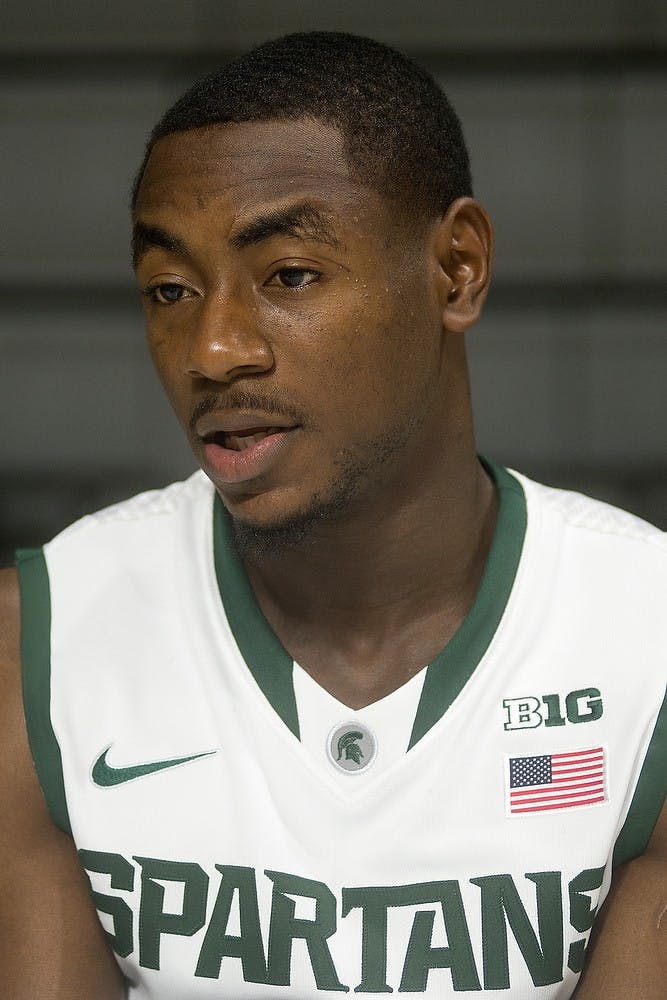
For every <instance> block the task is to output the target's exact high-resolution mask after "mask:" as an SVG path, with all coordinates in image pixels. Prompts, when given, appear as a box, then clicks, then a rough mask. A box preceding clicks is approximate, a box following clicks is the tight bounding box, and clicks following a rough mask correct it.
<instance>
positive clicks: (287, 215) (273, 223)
mask: <svg viewBox="0 0 667 1000" xmlns="http://www.w3.org/2000/svg"><path fill="white" fill-rule="evenodd" d="M272 236H291V237H293V238H294V239H298V240H306V241H309V242H314V243H326V244H327V246H330V247H333V248H334V249H335V250H340V249H341V247H342V244H341V242H340V240H339V239H338V237H337V236H336V234H335V232H334V229H333V226H332V225H331V222H330V220H329V218H328V217H327V215H326V213H325V212H323V211H322V210H321V209H319V208H318V207H317V206H316V205H314V204H313V202H311V201H301V202H298V203H297V204H296V205H288V206H286V207H285V208H276V209H271V210H270V211H268V212H263V213H262V214H261V215H258V216H256V217H255V218H254V219H251V220H250V221H248V222H246V223H245V224H244V225H242V226H241V227H240V228H239V229H237V230H236V232H235V233H234V234H233V235H232V237H231V238H230V240H229V245H230V247H231V248H232V249H233V250H243V249H244V248H245V247H247V246H251V245H252V244H253V243H261V242H262V241H263V240H268V239H270V238H271V237H272Z"/></svg>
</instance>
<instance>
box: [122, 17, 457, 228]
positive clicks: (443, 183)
mask: <svg viewBox="0 0 667 1000" xmlns="http://www.w3.org/2000/svg"><path fill="white" fill-rule="evenodd" d="M303 117H309V118H314V119H317V120H319V121H322V122H324V123H327V124H329V125H333V126H334V127H336V128H337V129H338V130H339V131H340V133H341V135H342V137H343V141H344V149H345V153H346V156H347V159H348V163H349V166H350V170H351V172H352V174H353V176H354V177H355V179H357V180H358V181H359V182H360V183H362V184H365V185H367V186H368V187H371V188H373V189H374V190H376V191H378V192H379V193H380V194H381V195H383V196H385V197H387V198H389V199H392V200H394V201H395V202H397V203H398V206H399V207H400V208H401V209H402V210H403V211H404V212H406V213H407V214H408V216H409V217H418V218H419V217H424V218H433V217H435V216H437V215H440V214H443V213H444V212H445V211H446V210H447V208H448V207H449V205H450V204H451V203H452V202H453V201H454V200H455V199H456V198H459V197H462V196H464V195H472V180H471V176H470V164H469V159H468V151H467V149H466V144H465V139H464V137H463V130H462V128H461V123H460V121H459V119H458V117H457V115H456V113H455V111H454V109H453V108H452V106H451V104H450V103H449V101H448V100H447V98H446V96H445V94H444V93H443V91H442V90H441V89H440V87H439V86H438V85H437V83H436V82H435V80H434V79H433V77H432V76H430V74H429V73H427V72H426V70H424V69H422V68H421V67H420V66H418V65H417V64H416V63H414V62H412V60H410V59H408V58H407V57H406V56H405V55H403V54H402V53H400V52H397V51H396V50H395V49H392V48H389V47H388V46H386V45H383V44H381V43H380V42H376V41H373V40H372V39H370V38H362V37H359V36H357V35H350V34H345V33H342V32H330V31H311V32H298V33H296V34H290V35H284V36H283V37H282V38H276V39H273V40H271V41H268V42H265V43H264V44H262V45H260V46H258V47H257V48H255V49H253V50H252V51H250V52H248V53H247V54H246V55H243V56H241V57H240V58H238V59H235V60H234V61H232V62H229V63H227V64H226V65H223V66H222V67H221V68H220V69H218V70H216V71H215V72H213V73H210V74H209V75H208V76H206V77H204V78H203V79H202V80H200V81H199V82H198V83H196V84H195V85H194V86H193V87H191V89H190V90H188V91H187V93H185V94H184V95H183V96H182V97H181V98H179V100H177V101H176V103H175V104H174V105H173V106H172V107H171V108H169V110H168V111H166V112H165V114H164V115H163V117H162V118H161V119H160V121H159V122H158V123H157V125H156V126H155V128H154V129H153V131H152V132H151V135H150V137H149V139H148V143H147V145H146V152H145V155H144V159H143V162H142V164H141V167H140V169H139V171H138V173H137V176H136V179H135V181H134V186H133V189H132V208H133V209H134V206H135V204H136V199H137V195H138V191H139V186H140V184H141V179H142V177H143V173H144V170H145V167H146V163H147V162H148V157H149V156H150V153H151V150H152V148H153V146H154V145H155V143H156V142H157V141H158V140H159V139H161V138H163V137H164V136H167V135H171V134H173V133H176V132H187V131H189V130H190V129H195V128H202V127H207V126H212V125H217V124H227V123H236V122H250V121H270V120H278V119H283V120H284V119H290V118H303Z"/></svg>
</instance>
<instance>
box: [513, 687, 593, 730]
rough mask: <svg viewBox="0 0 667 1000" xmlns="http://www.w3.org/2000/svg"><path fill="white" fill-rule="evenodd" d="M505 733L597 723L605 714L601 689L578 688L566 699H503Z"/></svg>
mask: <svg viewBox="0 0 667 1000" xmlns="http://www.w3.org/2000/svg"><path fill="white" fill-rule="evenodd" d="M503 708H504V709H505V727H504V728H505V729H537V727H538V726H547V727H548V726H564V725H565V723H566V722H572V723H575V724H577V723H579V722H595V720H596V719H599V718H600V716H601V715H602V712H603V705H602V697H601V695H600V691H599V689H598V688H594V687H589V688H578V689H577V690H576V691H570V693H569V694H568V695H566V696H565V698H563V697H562V696H561V695H560V694H543V695H542V696H541V697H540V698H538V697H536V696H535V695H526V697H524V698H503Z"/></svg>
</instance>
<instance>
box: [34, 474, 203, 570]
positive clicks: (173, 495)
mask: <svg viewBox="0 0 667 1000" xmlns="http://www.w3.org/2000/svg"><path fill="white" fill-rule="evenodd" d="M212 494H213V485H212V483H211V482H210V480H209V479H207V478H206V476H205V475H204V473H203V472H201V470H198V471H197V472H194V473H193V474H192V475H191V476H190V477H189V478H188V479H185V480H183V481H182V482H175V483H170V484H169V485H168V486H165V487H162V488H161V489H152V490H146V491H144V492H142V493H138V494H136V495H135V496H133V497H129V498H127V499H126V500H121V501H119V502H118V503H114V504H112V505H110V506H108V507H104V508H102V509H101V510H98V511H95V512H93V513H91V514H86V515H85V516H84V517H82V518H80V519H79V520H77V521H74V522H73V523H72V524H70V525H69V526H68V527H66V528H65V529H64V530H63V531H61V532H60V533H59V534H57V535H56V536H55V537H54V538H53V539H52V540H51V541H50V542H49V543H47V548H48V549H49V550H50V551H52V552H55V551H57V550H58V549H60V548H61V547H71V546H72V545H75V544H76V542H77V541H78V540H79V539H81V540H83V541H88V540H90V539H91V538H92V536H94V535H99V536H102V535H106V536H109V537H111V536H114V535H123V534H125V533H127V534H135V533H136V532H141V531H142V530H146V529H147V528H148V526H149V525H150V524H151V523H158V524H159V523H161V522H163V523H165V524H168V522H169V520H170V518H174V517H176V518H177V517H178V516H179V515H182V514H184V515H185V516H186V517H187V516H188V514H189V512H190V510H191V509H192V508H194V507H197V505H198V504H200V503H204V504H206V503H208V502H210V500H211V498H212Z"/></svg>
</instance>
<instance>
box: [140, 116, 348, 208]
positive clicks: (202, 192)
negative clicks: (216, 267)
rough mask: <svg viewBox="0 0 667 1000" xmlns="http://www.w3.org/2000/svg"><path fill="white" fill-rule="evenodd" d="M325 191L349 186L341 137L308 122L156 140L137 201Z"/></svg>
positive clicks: (231, 127)
mask: <svg viewBox="0 0 667 1000" xmlns="http://www.w3.org/2000/svg"><path fill="white" fill-rule="evenodd" d="M308 182H310V183H312V184H313V185H317V183H318V182H319V184H320V186H321V187H322V188H323V189H324V188H326V187H327V186H329V185H331V184H335V185H336V186H337V187H339V186H340V185H341V184H342V185H345V184H350V185H353V181H352V179H351V177H350V171H349V167H348V164H347V160H346V157H345V153H344V149H343V139H342V136H341V134H340V133H339V132H338V130H337V129H335V128H334V127H333V126H330V125H326V124H324V123H321V122H318V121H315V120H313V119H309V118H304V119H294V120H277V121H266V122H241V123H231V124H224V125H212V126H208V127H206V128H198V129H192V130H190V131H187V132H177V133H173V134H171V135H168V136H165V137H163V138H162V139H159V140H158V141H157V142H156V143H155V146H154V147H153V150H152V151H151V155H150V157H149V159H148V162H147V164H146V169H145V171H144V176H143V178H142V182H141V186H140V189H139V197H138V200H139V201H140V202H141V203H142V204H143V205H146V204H151V203H164V202H165V200H167V201H169V200H171V197H172V196H173V195H177V194H178V193H179V192H182V193H185V191H186V190H187V191H188V193H190V194H194V193H195V189H197V190H198V193H199V196H200V197H204V198H206V197H213V196H216V195H219V196H223V195H225V194H226V193H228V192H229V193H232V192H234V191H235V190H237V189H238V188H243V187H250V188H256V189H258V190H263V189H271V188H272V187H276V188H283V189H284V193H285V194H287V193H289V191H290V190H291V189H293V188H294V187H295V186H297V185H299V184H300V183H306V184H308Z"/></svg>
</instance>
